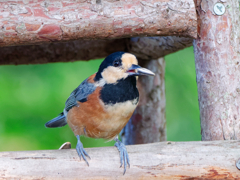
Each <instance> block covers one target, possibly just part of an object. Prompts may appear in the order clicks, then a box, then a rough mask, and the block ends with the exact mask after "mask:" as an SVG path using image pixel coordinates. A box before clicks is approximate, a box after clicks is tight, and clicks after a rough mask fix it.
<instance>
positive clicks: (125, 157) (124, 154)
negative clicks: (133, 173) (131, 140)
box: [114, 138, 130, 175]
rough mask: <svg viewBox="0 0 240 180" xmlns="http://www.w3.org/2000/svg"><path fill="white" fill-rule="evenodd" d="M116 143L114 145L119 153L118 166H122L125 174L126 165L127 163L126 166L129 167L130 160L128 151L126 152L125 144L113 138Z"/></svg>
mask: <svg viewBox="0 0 240 180" xmlns="http://www.w3.org/2000/svg"><path fill="white" fill-rule="evenodd" d="M115 141H116V143H115V145H114V146H116V147H117V148H118V151H119V153H120V163H121V165H120V167H122V165H123V167H124V171H123V175H124V174H125V172H126V167H127V164H128V166H129V167H130V160H129V157H128V152H127V149H126V146H125V145H124V144H123V143H122V142H121V141H119V139H117V138H116V139H115Z"/></svg>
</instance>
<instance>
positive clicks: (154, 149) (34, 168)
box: [0, 141, 240, 180]
mask: <svg viewBox="0 0 240 180" xmlns="http://www.w3.org/2000/svg"><path fill="white" fill-rule="evenodd" d="M239 147H240V142H239V141H214V142H210V141H207V142H162V143H154V144H146V145H133V146H127V149H128V153H129V156H130V162H131V167H130V168H128V169H127V171H126V174H125V175H124V176H123V175H122V173H123V171H122V168H119V165H120V163H119V152H118V150H117V148H116V147H104V148H90V149H88V148H87V149H86V150H87V152H88V154H89V155H90V156H91V160H89V164H90V166H89V167H88V166H87V165H86V163H85V162H84V161H81V160H80V159H79V157H78V155H77V152H76V151H75V150H74V149H71V150H44V151H23V152H1V153H0V176H1V179H14V178H16V179H18V178H21V179H156V178H158V179H176V180H177V179H190V178H191V179H239V178H240V171H239V170H238V169H237V168H236V166H235V161H236V160H237V159H238V158H239V157H240V148H239Z"/></svg>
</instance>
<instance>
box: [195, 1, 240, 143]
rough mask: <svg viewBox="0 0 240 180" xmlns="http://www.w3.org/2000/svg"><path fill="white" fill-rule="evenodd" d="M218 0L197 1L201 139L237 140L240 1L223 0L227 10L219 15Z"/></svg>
mask: <svg viewBox="0 0 240 180" xmlns="http://www.w3.org/2000/svg"><path fill="white" fill-rule="evenodd" d="M217 2H218V1H217V0H213V1H197V2H196V3H197V10H198V15H199V18H198V19H199V22H198V26H199V28H198V34H199V37H198V38H197V40H195V41H194V52H195V63H196V74H197V85H198V97H199V98H198V99H199V107H200V117H201V127H202V131H201V132H202V140H225V139H228V140H230V139H231V140H233V139H235V140H237V139H240V129H239V127H240V121H239V119H240V112H239V105H240V71H239V69H240V63H239V62H240V56H239V48H240V42H239V39H240V38H239V37H240V29H239V24H238V23H237V22H240V12H239V3H238V1H222V2H223V4H222V5H223V6H224V7H226V12H225V13H224V14H223V15H222V16H217V15H216V14H215V13H214V10H213V9H214V5H215V3H217ZM219 7H221V6H220V5H219ZM222 10H223V7H222Z"/></svg>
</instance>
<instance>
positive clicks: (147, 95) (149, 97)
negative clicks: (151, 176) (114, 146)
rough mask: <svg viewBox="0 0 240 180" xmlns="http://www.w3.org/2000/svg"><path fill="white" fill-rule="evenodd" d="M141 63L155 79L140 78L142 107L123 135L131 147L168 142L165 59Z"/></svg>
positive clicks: (136, 112)
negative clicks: (152, 73) (132, 145)
mask: <svg viewBox="0 0 240 180" xmlns="http://www.w3.org/2000/svg"><path fill="white" fill-rule="evenodd" d="M139 64H140V65H141V66H142V67H145V68H147V69H149V70H151V71H153V72H154V73H155V76H154V77H149V76H140V77H139V79H138V82H137V86H138V90H139V94H140V100H139V104H138V106H137V108H136V110H135V111H134V113H133V116H132V117H131V119H130V120H129V122H128V124H127V125H126V127H125V128H124V129H123V132H122V140H123V142H124V144H128V145H129V144H145V143H153V142H160V141H166V140H167V135H166V116H165V108H166V97H165V79H164V78H165V60H164V58H159V59H157V60H150V61H145V60H141V61H139Z"/></svg>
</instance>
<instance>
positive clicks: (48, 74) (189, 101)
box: [0, 47, 201, 151]
mask: <svg viewBox="0 0 240 180" xmlns="http://www.w3.org/2000/svg"><path fill="white" fill-rule="evenodd" d="M101 62H102V60H94V61H89V62H85V61H79V62H73V63H72V62H69V63H53V64H43V65H19V66H0V144H1V146H0V151H17V150H40V149H57V148H59V147H60V146H61V145H62V144H63V143H64V142H66V141H69V142H71V143H72V145H73V147H75V144H76V138H75V136H74V135H73V133H72V131H71V130H70V128H69V127H68V126H65V127H62V128H53V129H49V128H45V126H44V124H45V123H46V122H47V121H48V120H50V119H52V118H54V117H56V116H57V115H58V114H59V113H61V112H62V110H63V108H64V103H65V101H66V99H67V98H68V96H69V95H70V93H71V92H72V90H73V89H75V88H76V87H77V86H78V85H79V84H80V83H81V82H82V81H83V80H84V79H86V78H87V77H88V76H90V75H91V74H93V73H95V72H96V71H97V70H98V66H99V65H100V63H101ZM195 79H196V78H195V67H194V55H193V49H192V47H190V48H187V49H185V50H182V51H179V52H177V53H174V54H171V55H168V56H166V98H167V107H166V117H167V135H168V140H171V141H188V140H200V138H201V136H200V121H199V110H198V101H197V86H196V80H195ZM81 140H82V142H83V144H84V147H97V146H111V145H113V144H114V142H113V141H112V142H105V141H104V140H96V139H91V138H85V137H81Z"/></svg>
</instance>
